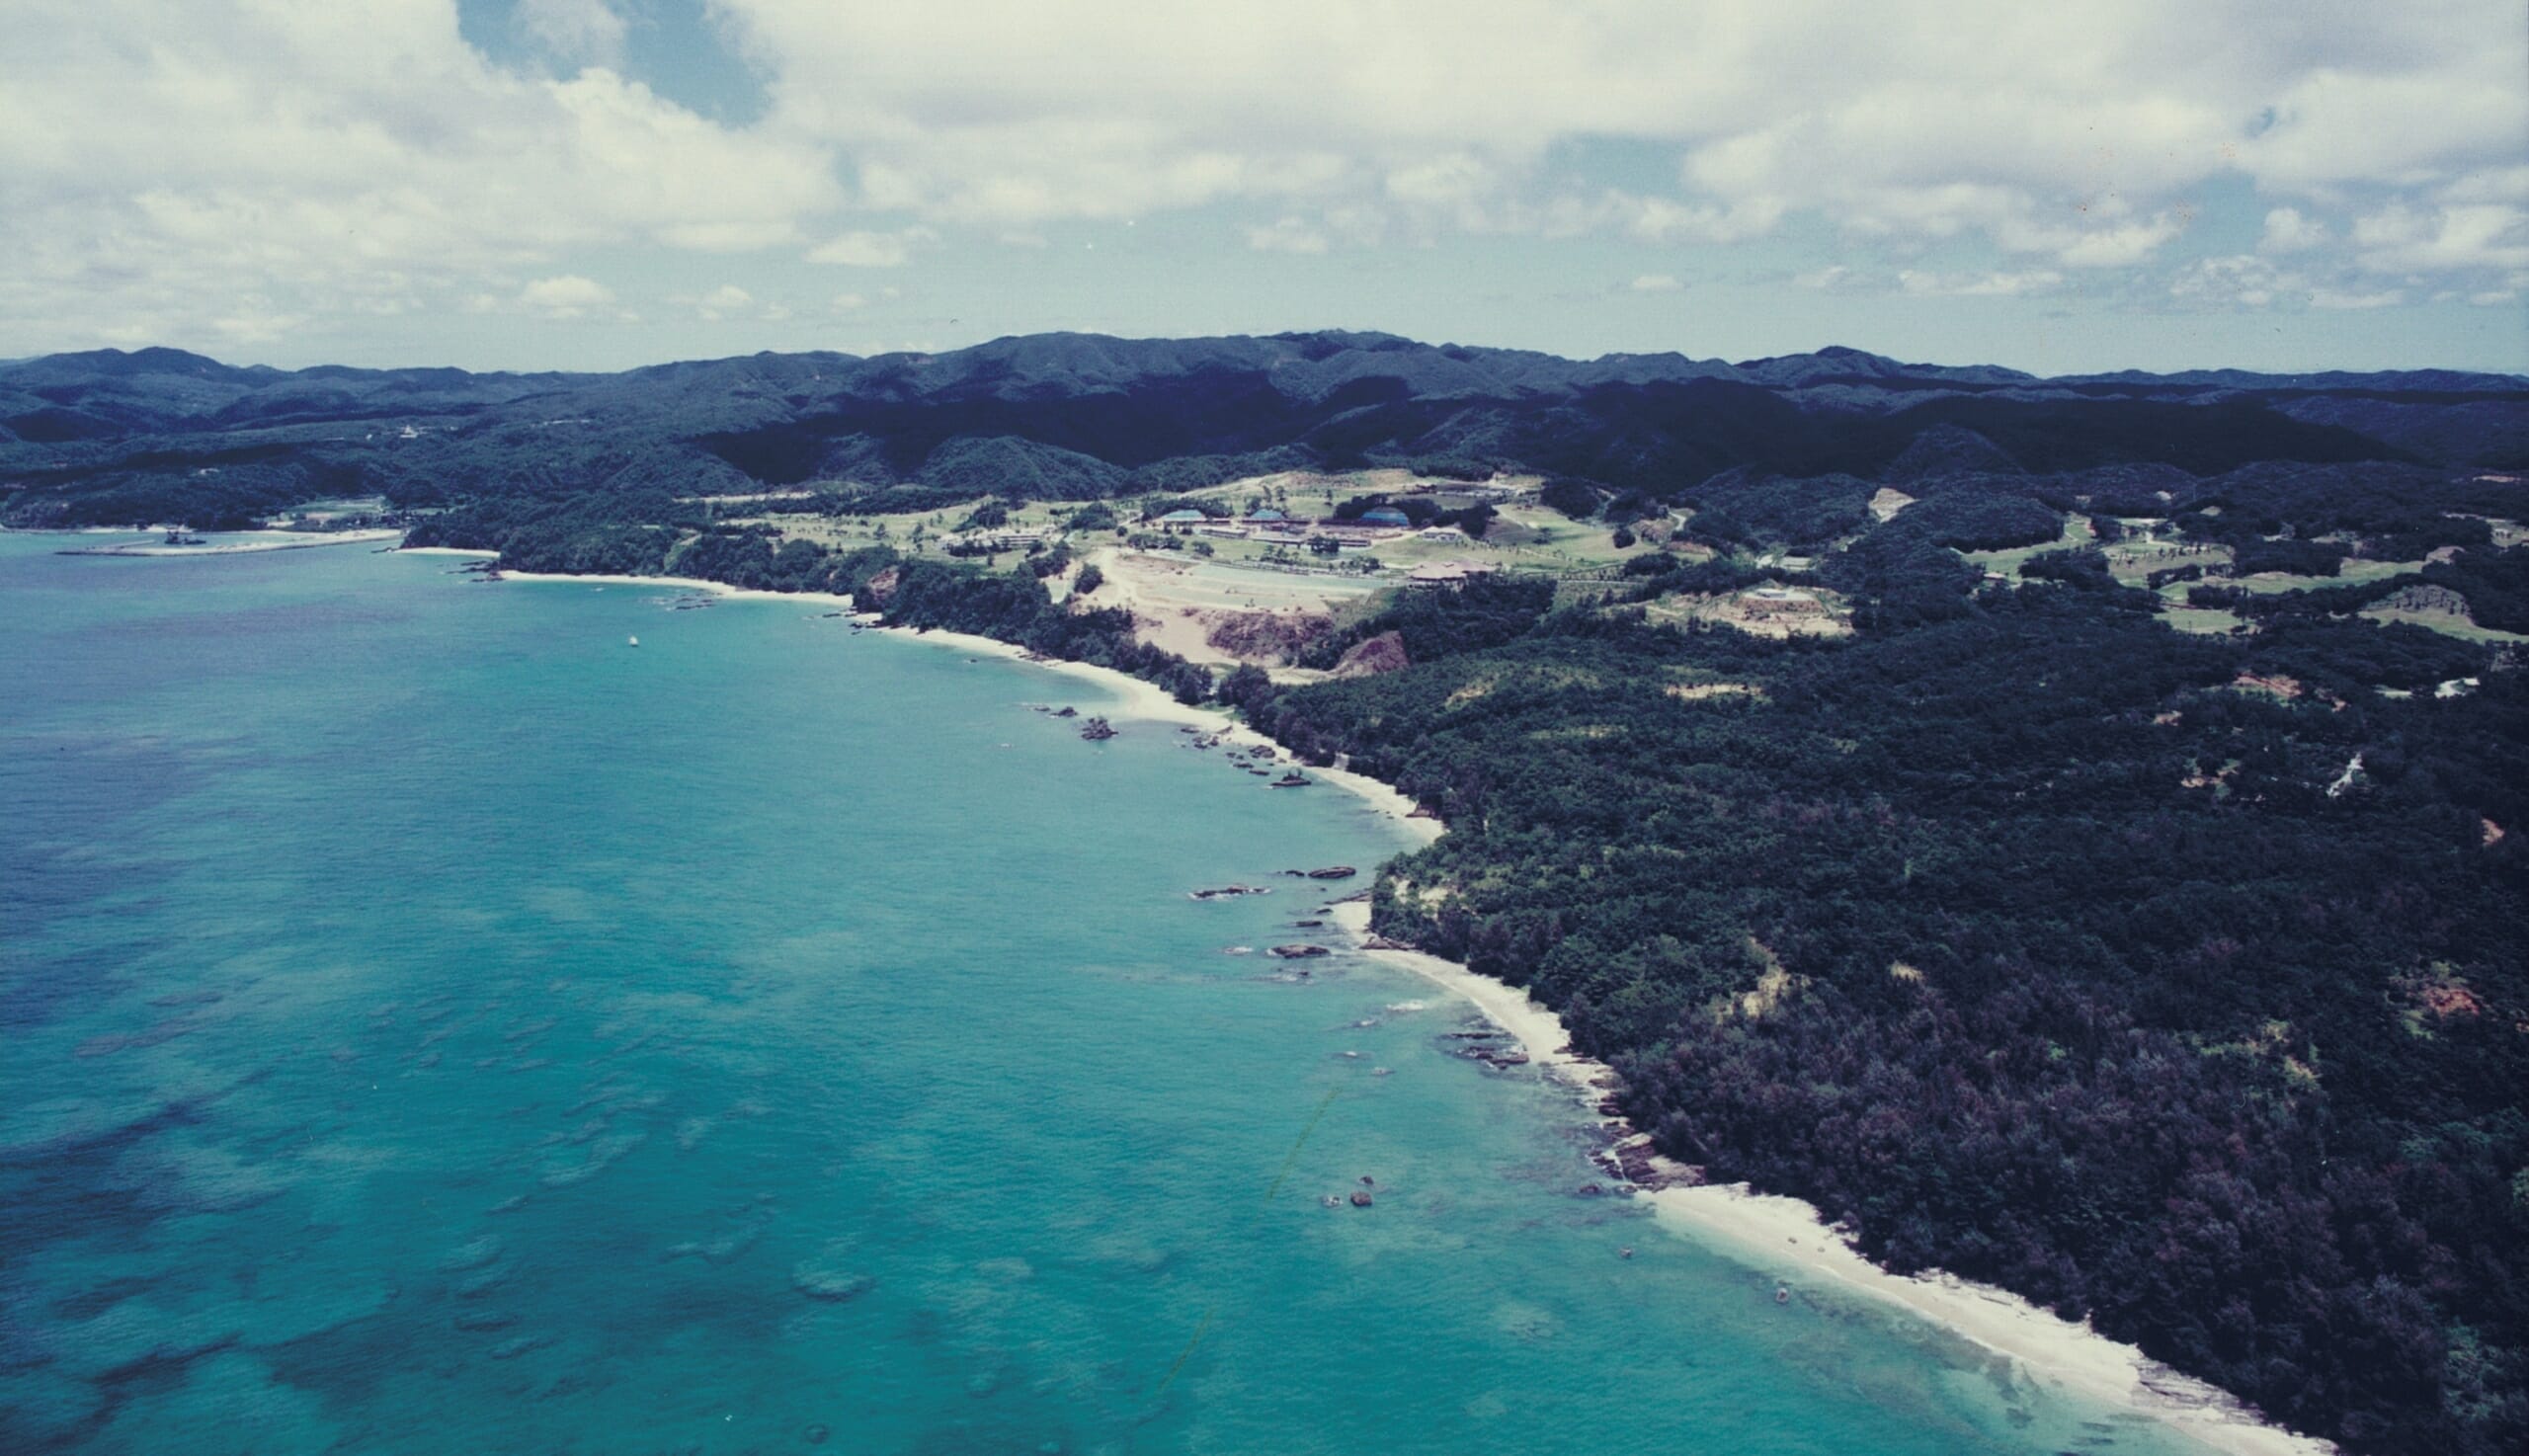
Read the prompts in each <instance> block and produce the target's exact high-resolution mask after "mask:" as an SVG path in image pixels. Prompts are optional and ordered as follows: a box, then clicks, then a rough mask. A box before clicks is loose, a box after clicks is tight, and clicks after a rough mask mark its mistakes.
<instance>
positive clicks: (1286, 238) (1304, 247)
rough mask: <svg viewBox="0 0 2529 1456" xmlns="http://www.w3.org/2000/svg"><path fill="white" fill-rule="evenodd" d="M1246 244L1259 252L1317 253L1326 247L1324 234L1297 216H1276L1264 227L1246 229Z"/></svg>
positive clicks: (1323, 250)
mask: <svg viewBox="0 0 2529 1456" xmlns="http://www.w3.org/2000/svg"><path fill="white" fill-rule="evenodd" d="M1247 246H1249V247H1251V248H1253V249H1255V250H1256V251H1257V252H1260V253H1302V254H1310V255H1314V254H1319V253H1323V252H1325V251H1326V249H1327V241H1326V234H1325V233H1323V232H1320V231H1319V230H1318V229H1316V228H1314V227H1311V226H1309V225H1308V224H1307V223H1306V222H1304V221H1302V220H1300V219H1299V218H1297V217H1283V218H1277V219H1276V220H1274V221H1273V222H1272V223H1271V224H1270V225H1268V226H1265V227H1251V228H1249V229H1247Z"/></svg>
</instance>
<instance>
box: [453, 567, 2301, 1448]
mask: <svg viewBox="0 0 2529 1456" xmlns="http://www.w3.org/2000/svg"><path fill="white" fill-rule="evenodd" d="M419 549H423V550H432V551H435V552H437V553H439V554H449V555H468V556H491V555H495V554H496V553H493V552H482V551H459V550H455V549H453V548H428V547H425V548H419ZM502 578H503V579H504V580H508V581H528V582H591V583H598V584H605V585H624V586H663V587H673V588H679V589H685V590H692V591H698V592H707V593H710V594H712V595H714V596H719V597H726V598H730V599H732V600H760V601H787V602H796V601H804V602H811V603H825V604H828V605H840V606H842V607H847V608H849V607H851V606H852V599H851V598H849V597H839V596H835V595H833V594H829V593H802V592H764V591H751V590H745V589H741V588H736V587H730V586H726V585H724V584H721V583H717V582H706V581H701V580H697V579H693V578H683V577H645V576H604V575H591V576H578V575H569V574H557V573H537V572H504V573H502ZM858 619H859V620H861V621H862V622H863V623H864V624H865V625H870V626H872V627H873V629H875V630H880V631H885V632H889V633H892V634H896V635H899V636H902V637H905V638H908V639H912V640H920V641H926V642H931V643H934V644H937V645H938V646H941V647H946V648H951V649H954V650H957V651H961V652H966V653H970V654H973V655H976V656H990V657H996V658H1000V659H1002V660H1004V661H1009V662H1016V663H1024V664H1027V665H1030V666H1033V667H1038V668H1043V669H1046V670H1048V671H1051V672H1054V673H1059V674H1062V675H1064V676H1067V677H1071V678H1075V679H1078V680H1080V681H1082V682H1083V683H1084V684H1086V685H1088V686H1093V687H1096V688H1101V689H1102V690H1104V691H1105V692H1106V693H1107V694H1109V695H1110V696H1111V697H1112V698H1113V699H1114V700H1115V701H1114V703H1113V705H1112V706H1111V707H1110V708H1109V709H1108V711H1109V713H1110V714H1111V715H1112V716H1115V717H1118V718H1123V719H1128V720H1139V721H1144V722H1160V723H1172V724H1191V725H1194V726H1197V727H1200V728H1202V729H1204V730H1205V731H1207V732H1211V733H1217V734H1219V735H1220V736H1221V738H1222V739H1223V741H1225V742H1229V743H1235V744H1239V745H1242V746H1247V747H1256V746H1266V747H1271V748H1273V749H1274V750H1275V751H1276V752H1277V753H1278V752H1280V751H1281V746H1280V745H1279V744H1277V743H1274V741H1273V740H1272V739H1270V738H1268V737H1266V736H1265V734H1263V733H1261V732H1258V731H1257V730H1256V729H1254V728H1252V727H1250V726H1249V725H1247V724H1245V723H1243V722H1241V721H1239V720H1237V719H1235V718H1233V717H1231V716H1230V715H1229V714H1228V713H1227V712H1225V711H1223V710H1221V709H1218V708H1214V707H1208V706H1198V705H1190V704H1186V703H1182V702H1179V701H1178V700H1177V699H1176V698H1175V697H1174V696H1172V695H1171V694H1170V693H1169V692H1168V691H1167V690H1166V689H1165V688H1161V687H1159V685H1157V684H1155V683H1151V682H1147V681H1145V680H1143V679H1140V678H1136V677H1133V676H1131V675H1130V674H1127V673H1121V672H1118V671H1116V670H1114V669H1112V668H1103V667H1098V666H1095V665H1093V664H1089V663H1080V662H1066V661H1061V660H1057V659H1050V658H1044V657H1039V656H1036V655H1034V654H1031V653H1029V652H1027V651H1026V650H1025V649H1023V648H1020V647H1018V646H1016V645H1014V644H1012V643H1008V642H1003V641H1001V640H999V639H997V638H992V637H984V636H978V635H975V634H972V633H966V632H955V631H948V630H945V629H939V628H933V629H928V630H924V629H917V628H912V627H878V626H876V625H875V623H874V620H873V619H872V618H871V617H870V616H868V615H867V614H865V613H864V614H862V615H860V617H859V618H858ZM1308 772H1309V773H1310V775H1311V776H1312V777H1314V778H1316V779H1318V780H1320V781H1322V782H1326V783H1330V784H1332V785H1334V786H1335V787H1337V788H1339V789H1342V790H1344V791H1345V792H1346V793H1349V794H1351V795H1353V796H1355V797H1357V798H1359V799H1361V800H1362V801H1363V802H1364V803H1366V804H1367V805H1368V806H1369V807H1370V808H1372V809H1373V810H1374V811H1376V812H1378V813H1379V814H1381V815H1382V816H1384V817H1386V818H1388V819H1391V820H1393V821H1394V822H1395V823H1396V824H1398V825H1399V826H1401V827H1402V828H1403V830H1404V831H1405V833H1406V835H1407V837H1408V838H1410V839H1411V840H1413V841H1414V843H1415V846H1416V847H1417V848H1420V847H1422V846H1427V845H1429V844H1431V843H1433V842H1435V841H1437V840H1438V839H1439V838H1440V836H1441V835H1442V834H1443V833H1444V832H1445V830H1446V827H1445V826H1444V825H1443V824H1441V823H1440V821H1438V820H1436V819H1430V818H1414V817H1409V816H1410V815H1412V814H1413V812H1414V810H1415V808H1416V805H1415V803H1414V801H1413V800H1412V799H1411V798H1409V797H1408V796H1407V795H1405V794H1404V793H1403V792H1402V791H1400V790H1398V789H1397V788H1396V787H1395V786H1394V785H1392V784H1388V783H1384V782H1381V781H1380V780H1378V779H1374V778H1371V777H1368V776H1367V775H1365V774H1360V773H1356V772H1353V771H1351V770H1349V769H1344V768H1309V769H1308ZM1369 916H1370V907H1369V904H1368V902H1367V900H1366V899H1358V900H1350V901H1346V902H1343V903H1340V904H1338V905H1336V906H1335V907H1334V910H1333V913H1332V918H1333V919H1334V920H1335V922H1336V924H1337V925H1339V926H1340V927H1342V928H1343V929H1344V930H1346V931H1347V932H1349V933H1350V934H1351V935H1352V936H1353V938H1354V941H1355V944H1356V945H1358V946H1359V947H1360V951H1361V953H1362V954H1364V955H1366V956H1368V957H1370V958H1372V959H1375V960H1379V961H1381V962H1384V963H1385V964H1388V965H1390V966H1393V967H1396V968H1398V969H1401V970H1405V971H1408V972H1410V973H1412V974H1414V975H1416V976H1418V977H1420V978H1422V979H1424V980H1426V981H1428V982H1430V983H1431V984H1433V985H1434V986H1437V987H1438V988H1440V989H1441V990H1443V991H1445V992H1448V993H1449V994H1451V995H1453V996H1456V997H1458V998H1459V999H1461V1000H1463V1001H1465V1002H1467V1003H1468V1004H1470V1005H1471V1006H1473V1007H1474V1008H1475V1009H1476V1010H1477V1011H1479V1012H1481V1013H1482V1014H1483V1015H1484V1016H1485V1017H1486V1018H1487V1019H1488V1020H1491V1021H1492V1022H1493V1023H1494V1024H1496V1025H1498V1026H1500V1027H1501V1028H1502V1029H1503V1030H1504V1031H1507V1032H1509V1034H1510V1035H1511V1036H1512V1038H1514V1039H1515V1040H1516V1041H1518V1042H1519V1044H1520V1047H1521V1049H1522V1050H1523V1051H1524V1052H1525V1053H1526V1054H1527V1056H1528V1058H1529V1061H1530V1064H1531V1065H1533V1066H1536V1067H1537V1068H1539V1069H1540V1070H1541V1071H1543V1072H1544V1073H1546V1074H1547V1075H1548V1076H1549V1077H1551V1078H1554V1079H1556V1080H1559V1081H1561V1082H1563V1083H1564V1084H1565V1085H1566V1086H1567V1087H1568V1088H1569V1089H1570V1090H1571V1091H1572V1092H1573V1093H1574V1095H1575V1096H1576V1098H1578V1099H1579V1100H1580V1102H1581V1110H1582V1112H1583V1115H1585V1116H1591V1117H1595V1118H1597V1119H1598V1120H1599V1121H1600V1122H1601V1123H1603V1124H1604V1125H1605V1126H1606V1127H1607V1129H1608V1131H1609V1132H1610V1133H1611V1134H1612V1135H1613V1136H1614V1138H1615V1140H1616V1141H1617V1142H1619V1143H1623V1142H1628V1141H1631V1142H1635V1143H1637V1144H1640V1143H1642V1142H1644V1141H1645V1140H1644V1139H1643V1138H1642V1136H1641V1134H1640V1133H1639V1132H1638V1131H1637V1130H1636V1129H1635V1128H1634V1127H1633V1126H1632V1124H1630V1123H1629V1122H1627V1121H1625V1120H1624V1119H1622V1118H1620V1117H1611V1116H1607V1115H1605V1114H1603V1113H1600V1112H1598V1111H1597V1110H1596V1108H1595V1103H1596V1102H1597V1100H1598V1099H1599V1098H1600V1097H1601V1096H1603V1095H1604V1094H1605V1092H1607V1091H1608V1090H1609V1089H1610V1088H1612V1087H1613V1086H1615V1085H1616V1083H1617V1080H1618V1079H1617V1077H1616V1074H1615V1072H1614V1070H1613V1069H1611V1068H1609V1067H1607V1066H1606V1065H1605V1064H1604V1063H1601V1062H1598V1061H1596V1060H1594V1059H1591V1058H1589V1057H1584V1056H1581V1055H1579V1054H1577V1053H1575V1052H1574V1051H1573V1050H1572V1049H1571V1037H1570V1035H1569V1034H1568V1033H1567V1031H1566V1030H1565V1028H1564V1025H1563V1020H1562V1017H1561V1016H1560V1015H1558V1014H1557V1013H1556V1012H1555V1011H1552V1010H1550V1009H1548V1008H1546V1007H1545V1006H1543V1005H1541V1004H1539V1003H1538V1002H1537V1001H1536V1000H1535V999H1534V998H1532V997H1531V996H1529V994H1528V993H1527V992H1526V990H1525V989H1523V988H1520V987H1516V986H1512V985H1509V983H1507V982H1503V981H1497V980H1494V979H1492V978H1490V977H1487V976H1481V975H1478V974H1476V973H1475V972H1473V971H1470V970H1468V969H1467V968H1466V967H1464V966H1462V965H1459V964H1457V963H1456V962H1454V961H1450V960H1445V959H1443V958H1441V957H1439V956H1435V955H1432V954H1429V953H1428V952H1426V951H1420V950H1412V949H1395V948H1385V947H1372V946H1369V945H1367V944H1366V943H1364V942H1366V941H1367V940H1368V939H1369V929H1368V928H1369ZM1650 1160H1651V1162H1652V1163H1653V1164H1654V1165H1655V1167H1657V1168H1658V1169H1659V1170H1660V1171H1661V1172H1662V1173H1667V1174H1669V1175H1671V1176H1675V1177H1680V1178H1683V1177H1686V1176H1691V1173H1690V1171H1689V1170H1686V1169H1684V1168H1683V1167H1681V1166H1680V1165H1677V1164H1675V1163H1673V1162H1671V1161H1670V1160H1667V1159H1664V1158H1660V1157H1658V1155H1656V1154H1654V1155H1650ZM1643 1196H1646V1197H1648V1198H1649V1199H1650V1200H1651V1204H1652V1208H1653V1215H1654V1217H1655V1218H1656V1219H1657V1221H1658V1222H1659V1223H1660V1224H1661V1225H1662V1226H1663V1227H1664V1228H1666V1229H1668V1230H1669V1231H1670V1232H1671V1233H1672V1234H1674V1235H1676V1236H1678V1237H1682V1238H1685V1239H1687V1240H1689V1241H1691V1242H1694V1243H1696V1244H1699V1245H1702V1246H1703V1247H1705V1248H1706V1249H1709V1250H1712V1251H1713V1252H1716V1253H1719V1254H1723V1255H1724V1256H1725V1257H1728V1258H1730V1259H1732V1260H1733V1261H1735V1262H1739V1263H1743V1264H1746V1265H1748V1266H1750V1267H1752V1268H1754V1269H1756V1270H1758V1271H1759V1272H1762V1273H1766V1274H1771V1275H1773V1276H1775V1277H1778V1278H1782V1279H1784V1280H1786V1281H1787V1282H1788V1283H1789V1284H1790V1287H1794V1288H1798V1287H1800V1286H1801V1285H1804V1284H1805V1285H1807V1286H1809V1287H1812V1288H1835V1289H1838V1290H1841V1291H1844V1292H1845V1293H1848V1294H1855V1295H1859V1296H1862V1297H1864V1298H1867V1299H1871V1300H1874V1301H1877V1302H1879V1303H1882V1304H1885V1305H1889V1306H1894V1307H1896V1308H1898V1309H1900V1310H1903V1311H1905V1312H1907V1313H1909V1314H1911V1315H1913V1316H1914V1317H1916V1318H1918V1319H1921V1320H1923V1321H1925V1322H1927V1323H1929V1324H1931V1325H1933V1326H1935V1327H1937V1328H1939V1329H1942V1330H1944V1331H1947V1332H1948V1333H1950V1334H1952V1335H1957V1336H1959V1337H1961V1338H1963V1339H1966V1340H1968V1341H1970V1342H1971V1343H1973V1344H1975V1345H1977V1346H1979V1347H1981V1348H1983V1349H1985V1350H1988V1351H1990V1352H1992V1353H1993V1354H1995V1355H1998V1356H2000V1357H2001V1358H2003V1359H2006V1360H2008V1361H2009V1362H2011V1364H2012V1366H2013V1368H2014V1372H2015V1373H2016V1374H2018V1375H2019V1376H2021V1377H2024V1378H2026V1379H2027V1380H2029V1381H2030V1382H2031V1383H2032V1384H2034V1385H2037V1386H2039V1387H2041V1388H2044V1389H2049V1390H2053V1391H2057V1392H2060V1393H2065V1394H2070V1395H2072V1396H2074V1397H2076V1398H2079V1399H2083V1400H2088V1401H2092V1402H2096V1403H2098V1404H2100V1405H2102V1406H2108V1407H2114V1408H2121V1409H2123V1410H2127V1411H2131V1412H2133V1413H2135V1414H2137V1415H2139V1416H2145V1417H2148V1418H2149V1419H2151V1420H2153V1421H2155V1422H2156V1423H2159V1424H2161V1425H2162V1426H2164V1427H2166V1428H2167V1429H2169V1430H2172V1431H2174V1432H2176V1433H2177V1434H2179V1435H2181V1436H2183V1437H2185V1438H2186V1439H2189V1440H2192V1441H2195V1442H2198V1443H2199V1444H2201V1445H2203V1446H2204V1447H2205V1448H2207V1449H2208V1450H2211V1451H2215V1452H2220V1453H2224V1456H2336V1451H2337V1448H2336V1446H2335V1445H2334V1443H2332V1442H2330V1441H2326V1440H2324V1439H2321V1438H2318V1437H2315V1436H2305V1435H2300V1434H2296V1433H2294V1432H2291V1431H2288V1430H2285V1429H2283V1428H2282V1427H2280V1426H2277V1425H2273V1424H2270V1423H2268V1422H2267V1421H2265V1420H2264V1419H2262V1418H2261V1417H2260V1416H2257V1415H2256V1414H2255V1413H2254V1412H2253V1411H2251V1410H2249V1409H2248V1408H2247V1407H2246V1406H2245V1405H2244V1404H2243V1402H2241V1401H2240V1400H2239V1399H2238V1398H2237V1397H2236V1396H2233V1395H2231V1394H2230V1393H2229V1392H2227V1391H2224V1390H2221V1389H2220V1388H2218V1387H2215V1386H2213V1385H2210V1384H2208V1383H2206V1382H2204V1381H2201V1380H2197V1379H2195V1378H2194V1377H2192V1376H2188V1375H2185V1374H2183V1373H2181V1372H2178V1371H2176V1370H2173V1369H2171V1368H2169V1367H2167V1366H2165V1365H2162V1364H2161V1363H2160V1362H2158V1361H2156V1360H2153V1359H2151V1358H2149V1357H2148V1356H2146V1355H2144V1354H2143V1352H2142V1351H2141V1350H2140V1349H2138V1348H2136V1347H2135V1346H2133V1345H2130V1344H2125V1343H2122V1342H2120V1341H2117V1340H2114V1339H2111V1338H2109V1337H2108V1336H2106V1335H2100V1334H2098V1333H2097V1332H2095V1331H2093V1330H2091V1329H2090V1328H2089V1327H2088V1325H2087V1324H2086V1323H2076V1322H2074V1321H2070V1320H2066V1319H2064V1318H2062V1317H2061V1316H2059V1315H2056V1314H2055V1313H2053V1312H2052V1311H2049V1310H2045V1309H2041V1308H2039V1307H2038V1306H2036V1305H2034V1304H2031V1303H2030V1302H2029V1301H2027V1300H2025V1299H2022V1298H2021V1297H2020V1296H2018V1295H2016V1294H2012V1293H2010V1292H2009V1291H2007V1290H2004V1289H2000V1288H1999V1287H1996V1286H1993V1285H1987V1284H1979V1283H1975V1282H1973V1281H1970V1280H1966V1279H1961V1278H1958V1277H1956V1276H1954V1275H1950V1274H1945V1273H1941V1272H1939V1271H1937V1270H1935V1271H1932V1272H1930V1273H1925V1274H1917V1275H1904V1274H1896V1273H1892V1272H1890V1271H1889V1270H1887V1269H1883V1268H1881V1267H1879V1266H1878V1265H1877V1264H1874V1263H1872V1262H1871V1261H1870V1260H1869V1259H1868V1258H1866V1257H1864V1256H1863V1255H1862V1254H1860V1253H1859V1252H1857V1251H1856V1250H1854V1249H1853V1248H1852V1246H1851V1245H1850V1244H1849V1243H1848V1242H1846V1240H1845V1239H1844V1238H1843V1236H1842V1235H1840V1234H1839V1233H1837V1232H1836V1231H1835V1230H1834V1229H1832V1228H1830V1227H1829V1226H1828V1225H1827V1224H1826V1223H1825V1221H1824V1220H1823V1219H1822V1218H1821V1216H1820V1214H1819V1212H1818V1210H1817V1209H1816V1208H1815V1207H1813V1206H1812V1205H1810V1204H1809V1203H1807V1202H1805V1201H1803V1200H1801V1199H1798V1198H1793V1197H1788V1196H1783V1195H1778V1194H1761V1193H1756V1192H1754V1191H1753V1190H1752V1189H1751V1188H1750V1187H1749V1185H1747V1184H1745V1183H1738V1184H1709V1183H1697V1184H1689V1183H1685V1182H1682V1181H1681V1182H1678V1183H1674V1184H1672V1185H1669V1186H1663V1187H1656V1188H1650V1189H1646V1190H1644V1192H1643Z"/></svg>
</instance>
